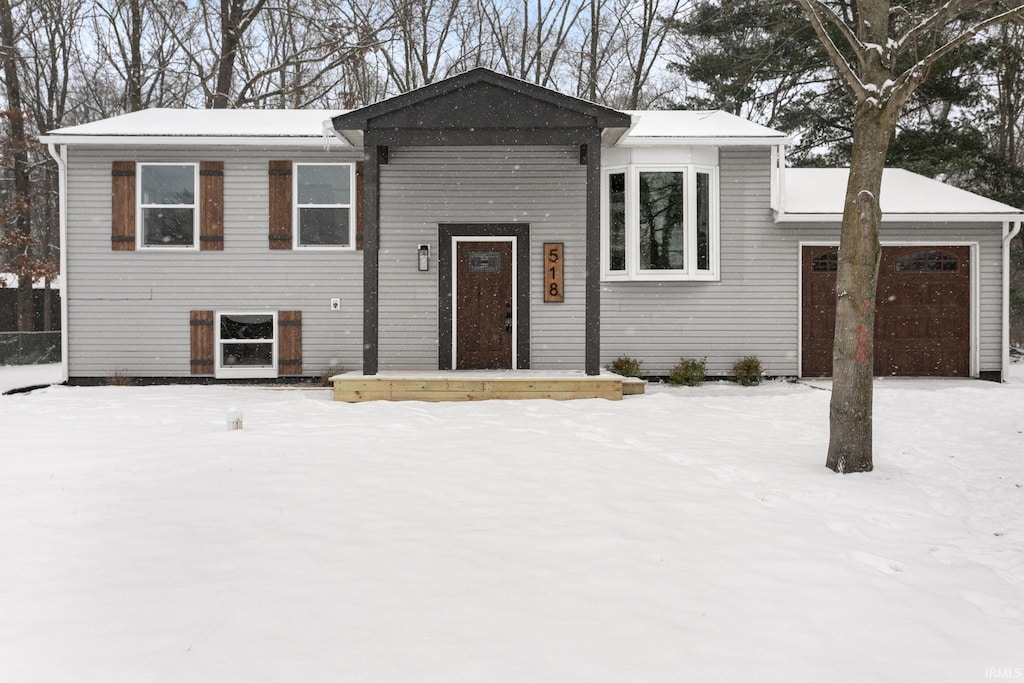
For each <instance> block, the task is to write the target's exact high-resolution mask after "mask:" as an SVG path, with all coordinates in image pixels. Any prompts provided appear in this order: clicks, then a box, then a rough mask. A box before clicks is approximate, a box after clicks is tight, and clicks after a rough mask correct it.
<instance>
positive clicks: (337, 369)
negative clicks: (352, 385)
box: [320, 365, 345, 387]
mask: <svg viewBox="0 0 1024 683" xmlns="http://www.w3.org/2000/svg"><path fill="white" fill-rule="evenodd" d="M343 372H345V368H343V367H342V366H340V365H335V366H333V367H329V368H327V369H326V370H324V371H323V373H322V374H321V375H320V386H322V387H333V386H334V383H333V382H331V378H332V377H334V376H335V375H340V374H341V373H343Z"/></svg>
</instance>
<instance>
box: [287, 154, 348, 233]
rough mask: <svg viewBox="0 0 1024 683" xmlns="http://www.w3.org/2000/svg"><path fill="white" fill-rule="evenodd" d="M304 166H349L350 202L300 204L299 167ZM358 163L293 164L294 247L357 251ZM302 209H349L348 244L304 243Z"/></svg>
mask: <svg viewBox="0 0 1024 683" xmlns="http://www.w3.org/2000/svg"><path fill="white" fill-rule="evenodd" d="M303 166H347V167H348V174H349V177H348V204H300V203H299V173H300V171H299V169H300V168H302V167H303ZM355 195H356V165H355V164H353V163H351V162H334V161H330V162H320V161H303V162H295V163H294V164H292V225H293V226H295V228H294V229H293V230H292V248H293V249H307V250H310V251H339V250H340V251H355V249H356V205H355V204H356V200H355ZM300 209H348V244H302V223H301V222H300V220H299V216H300V214H301V211H300Z"/></svg>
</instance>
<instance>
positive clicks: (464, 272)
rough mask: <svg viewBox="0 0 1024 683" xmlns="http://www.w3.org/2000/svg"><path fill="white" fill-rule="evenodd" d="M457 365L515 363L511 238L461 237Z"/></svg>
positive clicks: (482, 367)
mask: <svg viewBox="0 0 1024 683" xmlns="http://www.w3.org/2000/svg"><path fill="white" fill-rule="evenodd" d="M456 245H457V246H456V259H455V261H456V269H455V270H456V273H455V339H456V341H455V368H456V369H457V370H500V369H510V368H512V348H513V336H514V335H513V317H512V315H513V310H512V307H513V302H512V242H511V241H500V242H492V241H488V242H456Z"/></svg>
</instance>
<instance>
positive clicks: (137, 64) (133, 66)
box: [125, 0, 145, 111]
mask: <svg viewBox="0 0 1024 683" xmlns="http://www.w3.org/2000/svg"><path fill="white" fill-rule="evenodd" d="M128 8H129V16H130V17H131V26H130V35H129V38H128V45H129V57H128V82H127V83H126V84H125V85H126V88H125V89H126V90H127V93H126V94H127V96H128V98H127V99H128V111H140V110H141V109H143V108H144V106H145V105H144V103H143V101H142V31H143V25H142V0H128Z"/></svg>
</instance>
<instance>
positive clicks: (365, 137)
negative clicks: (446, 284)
mask: <svg viewBox="0 0 1024 683" xmlns="http://www.w3.org/2000/svg"><path fill="white" fill-rule="evenodd" d="M332 122H333V124H334V128H335V130H337V131H338V132H339V133H341V134H342V135H343V136H344V137H345V138H346V139H348V140H349V141H350V142H352V144H353V145H356V146H359V145H362V147H363V150H364V160H365V163H364V166H363V174H364V175H363V188H364V191H363V206H362V209H363V211H362V214H363V374H364V375H375V374H377V366H378V311H379V309H378V305H379V300H378V277H379V263H378V258H379V254H378V249H379V244H380V239H379V238H380V235H379V232H380V189H379V182H380V166H381V165H382V164H387V162H388V148H389V147H391V146H395V147H398V146H425V145H431V146H433V145H449V146H466V145H495V146H499V145H513V146H514V145H562V146H567V145H572V146H578V147H579V151H580V164H581V165H585V166H586V167H587V197H586V206H587V209H586V235H587V238H586V243H587V246H586V263H587V266H586V287H585V291H586V344H585V348H586V350H585V361H584V365H585V367H584V370H585V371H586V373H587V374H588V375H597V374H599V373H600V369H601V368H600V352H601V332H600V325H601V322H600V311H601V300H600V296H601V293H600V276H601V272H600V249H601V224H600V208H601V194H600V187H601V140H602V134H603V133H605V131H606V130H607V131H609V132H610V133H613V134H614V133H616V132H618V134H621V133H622V132H624V131H625V130H626V129H627V128H629V126H630V116H629V115H628V114H624V113H622V112H620V111H616V110H614V109H609V108H607V107H603V106H600V105H597V104H593V103H590V102H586V101H584V100H580V99H577V98H574V97H569V96H567V95H562V94H560V93H556V92H554V91H552V90H548V89H546V88H542V87H540V86H537V85H534V84H532V83H527V82H525V81H520V80H518V79H515V78H511V77H509V76H504V75H501V74H498V73H495V72H493V71H491V70H489V69H484V68H478V69H473V70H471V71H467V72H466V73H463V74H460V75H458V76H454V77H452V78H449V79H446V80H444V81H439V82H437V83H433V84H431V85H427V86H424V87H422V88H419V89H418V90H413V91H411V92H408V93H405V94H403V95H398V96H396V97H393V98H391V99H389V100H385V101H383V102H379V103H377V104H372V105H369V106H366V107H363V108H362V109H357V110H355V111H352V112H349V113H347V114H342V115H340V116H337V117H335V118H334V119H333V121H332ZM449 241H450V238H449ZM440 244H444V240H443V239H442V240H441V241H440V242H439V245H440ZM523 263H526V262H525V261H524V262H523ZM523 270H526V269H525V268H524V269H523ZM526 277H527V278H528V277H529V273H528V272H527V273H526ZM527 282H528V280H527ZM525 289H526V290H527V291H528V289H529V287H528V286H527V287H526V288H525ZM449 291H450V288H449ZM441 292H442V294H441V296H442V300H443V297H444V290H443V289H442V290H441ZM449 316H450V312H449ZM528 319H529V318H528V316H527V317H526V320H527V325H528V324H529V323H528ZM449 320H450V317H449ZM520 320H522V318H520ZM442 326H443V325H442ZM450 329H451V328H450V324H449V335H450ZM519 332H520V337H525V338H526V339H527V340H528V339H529V334H528V328H527V333H526V334H525V335H524V334H522V329H520V331H519ZM449 341H450V340H449ZM521 343H522V342H520V344H521ZM527 343H528V341H527ZM448 346H449V355H450V343H449V345H448ZM444 347H445V345H444V343H443V340H442V343H441V349H442V351H441V354H443V353H444V352H443V349H444ZM520 351H522V349H521V348H520ZM522 358H524V359H525V361H526V362H527V363H528V359H529V353H528V349H527V353H526V354H525V356H522ZM439 361H440V362H443V355H441V356H440V357H439ZM450 362H451V359H450V358H449V363H450Z"/></svg>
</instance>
